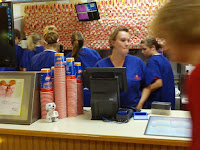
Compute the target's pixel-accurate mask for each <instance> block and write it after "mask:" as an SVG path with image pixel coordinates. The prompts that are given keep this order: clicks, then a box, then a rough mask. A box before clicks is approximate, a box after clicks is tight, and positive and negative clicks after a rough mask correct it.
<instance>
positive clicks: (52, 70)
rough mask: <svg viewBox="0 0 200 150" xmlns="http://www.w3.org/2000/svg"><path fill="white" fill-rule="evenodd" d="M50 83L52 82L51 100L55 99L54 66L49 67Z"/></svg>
mask: <svg viewBox="0 0 200 150" xmlns="http://www.w3.org/2000/svg"><path fill="white" fill-rule="evenodd" d="M51 81H52V88H53V98H54V99H55V92H54V66H52V67H51Z"/></svg>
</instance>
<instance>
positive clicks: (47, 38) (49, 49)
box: [30, 26, 59, 71]
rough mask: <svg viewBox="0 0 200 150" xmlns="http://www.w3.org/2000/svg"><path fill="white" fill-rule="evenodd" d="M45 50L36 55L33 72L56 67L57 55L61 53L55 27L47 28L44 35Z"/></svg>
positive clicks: (32, 66)
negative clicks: (55, 59)
mask: <svg viewBox="0 0 200 150" xmlns="http://www.w3.org/2000/svg"><path fill="white" fill-rule="evenodd" d="M43 38H44V44H45V50H44V51H43V52H41V53H39V54H36V55H34V56H33V57H32V59H31V67H30V68H31V69H30V70H32V71H40V70H41V69H42V68H51V67H52V66H54V57H55V53H56V52H59V44H58V41H59V35H58V33H57V32H56V28H55V26H47V27H46V28H45V30H44V34H43Z"/></svg>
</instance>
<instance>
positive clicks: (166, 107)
mask: <svg viewBox="0 0 200 150" xmlns="http://www.w3.org/2000/svg"><path fill="white" fill-rule="evenodd" d="M151 113H152V114H158V115H170V113H171V103H170V102H158V101H154V102H152V104H151Z"/></svg>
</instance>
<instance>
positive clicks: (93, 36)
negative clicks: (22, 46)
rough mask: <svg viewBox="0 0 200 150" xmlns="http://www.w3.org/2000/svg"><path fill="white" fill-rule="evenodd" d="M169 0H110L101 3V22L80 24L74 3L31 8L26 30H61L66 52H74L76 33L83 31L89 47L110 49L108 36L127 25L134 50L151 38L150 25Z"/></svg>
mask: <svg viewBox="0 0 200 150" xmlns="http://www.w3.org/2000/svg"><path fill="white" fill-rule="evenodd" d="M166 2H167V0H162V1H160V0H108V1H98V2H97V7H98V11H99V14H100V19H99V20H94V21H84V22H81V21H78V17H77V13H76V11H75V6H74V4H61V3H59V4H57V3H53V4H40V5H27V6H25V8H24V12H25V17H24V20H25V28H24V31H25V32H26V34H27V35H30V34H31V33H32V32H33V31H34V32H37V33H40V34H42V31H43V29H44V28H45V27H46V26H48V25H52V24H53V25H55V26H56V27H57V28H58V34H59V35H60V42H61V43H62V45H63V46H64V49H72V45H71V39H70V36H71V35H72V33H73V32H74V31H81V32H82V33H83V35H84V36H85V43H87V44H86V46H87V47H89V48H93V49H109V43H108V36H109V34H110V32H111V30H113V29H115V28H117V27H122V26H126V27H128V28H129V31H130V33H131V36H132V38H131V43H133V44H131V48H136V47H138V46H139V45H140V41H141V40H142V39H143V38H144V37H146V36H148V25H149V23H150V22H151V21H152V19H153V18H154V16H155V15H156V12H157V10H158V8H159V7H161V6H162V5H163V4H164V3H166Z"/></svg>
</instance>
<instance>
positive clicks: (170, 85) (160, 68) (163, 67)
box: [145, 54, 175, 109]
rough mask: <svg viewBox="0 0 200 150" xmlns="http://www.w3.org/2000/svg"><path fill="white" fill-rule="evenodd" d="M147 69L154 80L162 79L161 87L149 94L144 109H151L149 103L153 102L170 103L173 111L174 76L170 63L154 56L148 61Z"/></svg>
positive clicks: (162, 57) (160, 56) (161, 56)
mask: <svg viewBox="0 0 200 150" xmlns="http://www.w3.org/2000/svg"><path fill="white" fill-rule="evenodd" d="M147 68H148V70H149V71H150V72H151V74H152V75H153V78H154V79H155V78H159V79H162V82H163V86H162V87H161V88H159V89H157V90H156V91H153V92H151V95H150V97H149V99H148V100H147V101H146V104H145V106H146V108H151V103H152V102H153V101H160V102H171V108H172V109H175V86H174V75H173V71H172V68H171V64H170V62H169V61H168V60H167V58H165V57H164V56H163V55H160V54H159V55H154V56H152V57H151V58H150V59H149V61H148V63H147Z"/></svg>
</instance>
